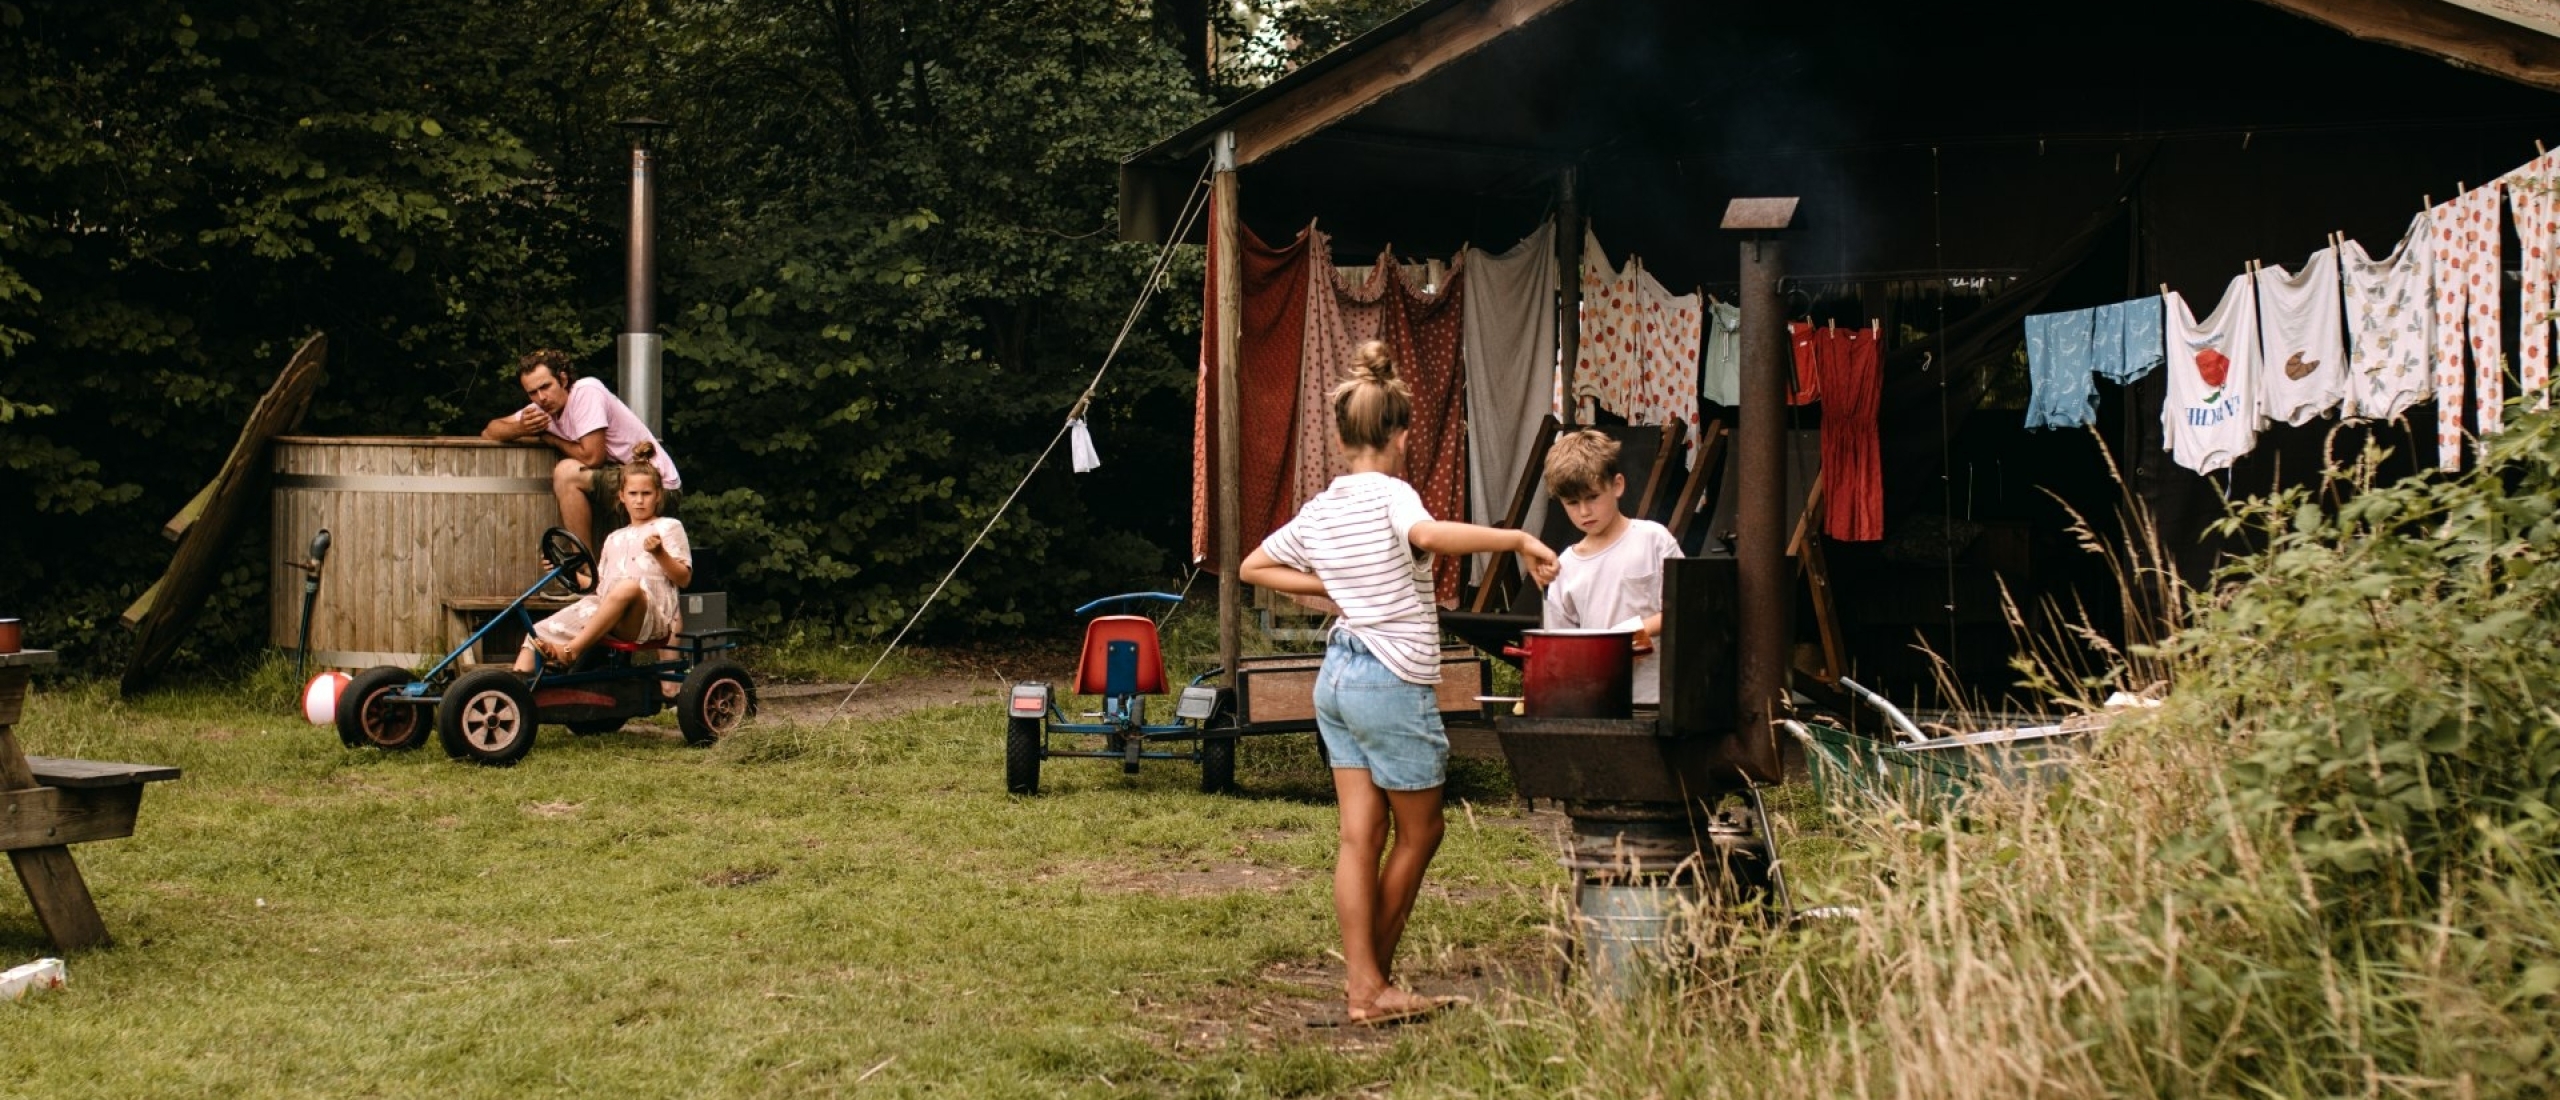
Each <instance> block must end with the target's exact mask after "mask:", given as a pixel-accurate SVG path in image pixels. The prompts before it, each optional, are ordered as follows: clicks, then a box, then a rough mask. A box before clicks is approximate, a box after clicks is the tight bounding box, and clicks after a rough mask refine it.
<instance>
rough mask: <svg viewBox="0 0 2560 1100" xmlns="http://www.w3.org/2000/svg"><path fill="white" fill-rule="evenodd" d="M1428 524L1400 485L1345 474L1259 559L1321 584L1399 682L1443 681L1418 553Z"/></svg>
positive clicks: (1426, 514)
mask: <svg viewBox="0 0 2560 1100" xmlns="http://www.w3.org/2000/svg"><path fill="white" fill-rule="evenodd" d="M1430 519H1431V512H1430V510H1429V509H1427V508H1424V507H1423V506H1422V497H1421V496H1420V495H1418V494H1416V493H1415V492H1414V491H1413V486H1411V485H1407V484H1405V483H1404V481H1403V480H1402V479H1400V478H1396V477H1391V476H1389V475H1387V474H1382V473H1374V472H1373V473H1359V474H1344V475H1342V476H1341V477H1337V478H1335V479H1333V484H1332V485H1330V486H1327V487H1326V488H1325V491H1323V492H1321V493H1318V494H1316V495H1315V496H1314V497H1311V498H1309V499H1308V501H1307V503H1306V505H1305V506H1304V507H1301V508H1299V509H1298V514H1297V515H1296V516H1294V517H1292V518H1291V519H1290V520H1289V522H1288V523H1286V524H1284V525H1282V526H1281V528H1280V529H1279V530H1277V531H1273V532H1272V533H1271V535H1270V537H1268V538H1265V539H1263V540H1262V552H1263V553H1266V554H1269V555H1271V559H1272V560H1273V561H1276V562H1279V563H1280V564H1282V565H1285V566H1288V567H1289V568H1291V569H1302V570H1305V571H1307V572H1309V573H1313V574H1315V575H1316V577H1317V578H1318V579H1321V580H1322V581H1324V594H1325V597H1326V598H1328V599H1330V600H1332V601H1333V602H1334V604H1335V605H1336V606H1339V607H1341V608H1342V620H1341V621H1340V622H1339V623H1337V624H1336V625H1335V627H1334V629H1336V630H1342V631H1347V632H1349V633H1350V634H1351V636H1352V637H1355V638H1358V639H1360V641H1361V643H1362V644H1365V645H1367V646H1368V647H1369V652H1370V653H1371V654H1373V655H1375V656H1376V657H1377V658H1378V662H1379V663H1380V664H1383V665H1385V666H1387V670H1388V671H1390V672H1393V673H1395V674H1396V678H1397V679H1399V680H1403V681H1405V682H1406V683H1410V684H1437V683H1439V682H1440V613H1439V612H1438V611H1437V610H1436V609H1434V608H1433V606H1432V603H1431V599H1432V587H1431V564H1432V556H1431V555H1430V554H1428V553H1424V552H1422V551H1418V550H1415V549H1413V545H1412V542H1411V537H1412V534H1413V527H1414V525H1415V524H1417V523H1426V522H1429V521H1430Z"/></svg>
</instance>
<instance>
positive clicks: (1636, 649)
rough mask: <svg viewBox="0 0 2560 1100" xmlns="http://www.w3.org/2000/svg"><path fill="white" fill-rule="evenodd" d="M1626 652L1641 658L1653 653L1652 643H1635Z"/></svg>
mask: <svg viewBox="0 0 2560 1100" xmlns="http://www.w3.org/2000/svg"><path fill="white" fill-rule="evenodd" d="M1627 652H1629V653H1632V654H1635V655H1636V656H1638V657H1642V656H1644V655H1645V654H1647V653H1651V652H1653V643H1652V642H1637V643H1635V644H1634V645H1633V646H1630V647H1629V648H1628V649H1627Z"/></svg>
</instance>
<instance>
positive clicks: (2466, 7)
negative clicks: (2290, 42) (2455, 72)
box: [2259, 0, 2560, 92]
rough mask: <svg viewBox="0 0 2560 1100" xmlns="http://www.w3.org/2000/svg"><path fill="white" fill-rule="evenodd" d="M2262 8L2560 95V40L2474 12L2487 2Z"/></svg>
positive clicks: (2314, 3)
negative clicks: (2288, 13)
mask: <svg viewBox="0 0 2560 1100" xmlns="http://www.w3.org/2000/svg"><path fill="white" fill-rule="evenodd" d="M2259 2H2260V3H2262V4H2265V5H2267V6H2269V7H2273V8H2278V9H2281V10H2284V11H2288V12H2292V13H2293V14H2295V15H2299V16H2301V17H2303V18H2305V19H2308V20H2311V21H2312V22H2314V23H2320V24H2323V25H2326V26H2329V27H2333V28H2336V29H2337V30H2340V31H2344V32H2346V33H2347V34H2348V35H2349V36H2351V37H2354V38H2359V39H2362V40H2364V41H2367V42H2382V43H2387V44H2389V45H2394V46H2400V47H2403V48H2405V49H2410V50H2415V51H2417V52H2419V53H2422V54H2426V55H2428V56H2430V57H2435V58H2439V59H2442V60H2445V61H2449V62H2452V63H2453V64H2455V65H2458V66H2461V67H2463V68H2466V69H2476V70H2478V71H2480V72H2484V73H2488V74H2490V75H2492V76H2499V77H2504V78H2506V79H2508V80H2512V81H2515V82H2516V83H2518V84H2524V85H2528V86H2530V87H2535V88H2541V89H2543V90H2545V91H2555V92H2560V39H2555V38H2553V37H2551V36H2550V35H2549V34H2546V33H2540V31H2539V29H2538V28H2539V27H2540V26H2541V24H2540V23H2534V22H2527V21H2525V20H2522V19H2516V20H2510V19H2506V18H2501V17H2499V16H2496V15H2488V14H2483V13H2482V12H2480V11H2475V10H2471V9H2472V8H2475V7H2477V8H2487V7H2491V6H2494V5H2491V4H2489V3H2487V2H2485V0H2469V2H2454V0H2259ZM2542 18H2543V19H2544V20H2549V19H2550V16H2549V15H2548V14H2545V15H2544V16H2543V17H2542Z"/></svg>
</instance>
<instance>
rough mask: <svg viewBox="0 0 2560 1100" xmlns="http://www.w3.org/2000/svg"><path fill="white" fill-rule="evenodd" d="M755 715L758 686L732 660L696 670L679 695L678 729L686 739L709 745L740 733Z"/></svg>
mask: <svg viewBox="0 0 2560 1100" xmlns="http://www.w3.org/2000/svg"><path fill="white" fill-rule="evenodd" d="M755 712H756V684H755V681H753V680H750V679H748V678H747V670H746V669H744V668H741V667H739V665H738V662H736V661H731V660H720V659H715V660H710V661H704V662H703V663H701V664H698V665H695V666H693V671H692V672H690V673H687V674H686V675H685V678H684V690H682V691H679V692H677V693H676V728H677V729H679V730H683V731H684V739H685V740H686V741H689V742H692V743H693V744H696V745H708V744H711V743H713V742H716V741H718V740H720V739H721V738H723V737H727V736H729V735H730V734H733V733H736V732H738V730H739V728H740V727H742V726H744V725H746V724H747V719H748V718H749V717H751V716H753V715H754V714H755Z"/></svg>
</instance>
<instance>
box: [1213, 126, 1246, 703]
mask: <svg viewBox="0 0 2560 1100" xmlns="http://www.w3.org/2000/svg"><path fill="white" fill-rule="evenodd" d="M1213 155H1214V156H1215V158H1216V163H1215V166H1214V167H1215V172H1214V174H1213V175H1211V176H1210V177H1209V237H1210V241H1211V247H1210V251H1211V253H1212V254H1213V255H1214V256H1216V257H1217V259H1216V261H1215V262H1216V263H1217V265H1218V270H1217V279H1218V347H1217V356H1218V537H1217V539H1216V544H1217V555H1218V667H1219V668H1222V669H1225V670H1227V682H1228V683H1229V684H1233V683H1235V682H1236V680H1235V667H1236V660H1237V659H1238V657H1240V656H1241V655H1242V654H1243V652H1244V644H1243V643H1244V582H1243V580H1241V579H1240V578H1238V577H1237V576H1236V568H1237V566H1238V565H1240V564H1241V563H1242V562H1243V561H1244V550H1243V549H1242V548H1241V547H1239V546H1237V545H1236V544H1237V543H1238V542H1240V541H1242V540H1243V537H1244V515H1243V502H1242V500H1241V499H1240V498H1241V496H1242V495H1243V492H1244V458H1243V450H1244V445H1243V442H1242V441H1241V440H1239V439H1237V438H1236V435H1237V433H1238V432H1241V431H1243V430H1244V429H1243V415H1242V410H1241V409H1240V408H1239V407H1238V406H1239V404H1240V403H1241V402H1242V401H1243V396H1242V395H1241V394H1240V393H1238V392H1237V391H1238V389H1239V387H1238V386H1237V383H1236V372H1237V369H1238V367H1239V366H1240V364H1241V363H1242V360H1243V352H1244V241H1243V234H1242V233H1240V232H1238V231H1237V228H1236V227H1237V225H1238V222H1237V221H1236V135H1235V132H1234V131H1227V132H1223V133H1220V134H1219V135H1218V138H1217V144H1216V151H1215V153H1214V154H1213Z"/></svg>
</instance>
